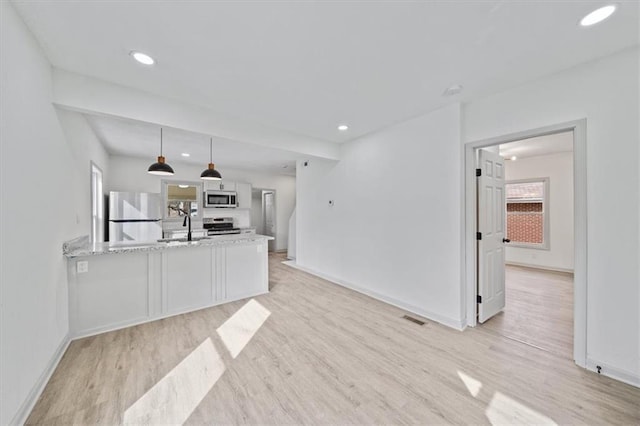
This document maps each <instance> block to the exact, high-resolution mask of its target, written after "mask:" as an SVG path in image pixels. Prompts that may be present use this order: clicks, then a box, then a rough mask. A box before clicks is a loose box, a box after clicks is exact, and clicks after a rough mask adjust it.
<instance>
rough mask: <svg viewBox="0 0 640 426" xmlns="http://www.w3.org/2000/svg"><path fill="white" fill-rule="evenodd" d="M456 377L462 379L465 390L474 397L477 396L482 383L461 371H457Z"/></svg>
mask: <svg viewBox="0 0 640 426" xmlns="http://www.w3.org/2000/svg"><path fill="white" fill-rule="evenodd" d="M458 377H460V380H462V383H464V385H465V386H466V387H467V390H468V391H469V393H470V394H471V396H473V397H474V398H475V397H476V396H478V394H479V393H480V389H482V383H480V381H478V380H476V379H474V378H473V377H470V376H467V375H466V374H464V373H463V372H462V371H458Z"/></svg>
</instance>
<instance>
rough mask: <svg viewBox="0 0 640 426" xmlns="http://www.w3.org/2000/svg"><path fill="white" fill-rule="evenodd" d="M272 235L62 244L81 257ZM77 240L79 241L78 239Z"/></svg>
mask: <svg viewBox="0 0 640 426" xmlns="http://www.w3.org/2000/svg"><path fill="white" fill-rule="evenodd" d="M273 239H274V238H273V237H270V236H267V235H260V234H233V235H220V236H216V237H211V238H205V239H202V240H199V241H190V242H187V241H179V242H170V243H167V242H148V243H138V244H135V243H132V244H113V243H109V242H105V243H89V242H88V239H84V238H83V239H80V238H77V239H74V240H71V241H72V242H73V243H72V244H69V242H65V243H64V244H63V250H62V252H63V255H64V256H65V257H67V258H75V257H83V256H100V255H106V254H121V253H140V252H149V251H160V250H169V249H183V248H193V247H208V246H224V245H232V244H239V243H246V242H251V241H264V240H266V241H269V240H273ZM78 240H79V241H78Z"/></svg>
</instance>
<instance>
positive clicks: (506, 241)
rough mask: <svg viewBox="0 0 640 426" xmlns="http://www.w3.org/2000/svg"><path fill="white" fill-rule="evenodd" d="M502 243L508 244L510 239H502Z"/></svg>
mask: <svg viewBox="0 0 640 426" xmlns="http://www.w3.org/2000/svg"><path fill="white" fill-rule="evenodd" d="M502 242H503V243H510V242H511V240H510V239H508V238H503V239H502Z"/></svg>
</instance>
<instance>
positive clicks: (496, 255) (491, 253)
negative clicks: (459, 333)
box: [478, 149, 506, 322]
mask: <svg viewBox="0 0 640 426" xmlns="http://www.w3.org/2000/svg"><path fill="white" fill-rule="evenodd" d="M479 162H480V167H479V168H480V170H481V172H480V176H479V177H478V232H479V233H480V234H479V236H478V237H479V240H478V296H479V298H478V321H480V322H485V321H486V320H488V319H489V318H491V317H492V316H494V315H495V314H497V313H498V312H500V311H502V310H503V309H504V306H505V277H504V244H505V242H506V241H505V238H506V236H505V204H504V197H505V195H504V160H503V159H502V157H500V155H498V153H494V152H491V151H488V150H485V149H481V150H480V155H479Z"/></svg>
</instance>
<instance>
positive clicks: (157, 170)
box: [147, 127, 173, 176]
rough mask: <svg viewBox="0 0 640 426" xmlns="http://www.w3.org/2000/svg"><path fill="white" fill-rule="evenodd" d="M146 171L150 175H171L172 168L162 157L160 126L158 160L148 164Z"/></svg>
mask: <svg viewBox="0 0 640 426" xmlns="http://www.w3.org/2000/svg"><path fill="white" fill-rule="evenodd" d="M147 172H149V173H150V174H152V175H160V176H171V175H173V169H172V168H171V166H170V165H168V164H167V163H165V162H164V157H163V156H162V127H161V128H160V156H159V157H158V162H157V163H153V164H152V165H150V166H149V169H148V170H147Z"/></svg>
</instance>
